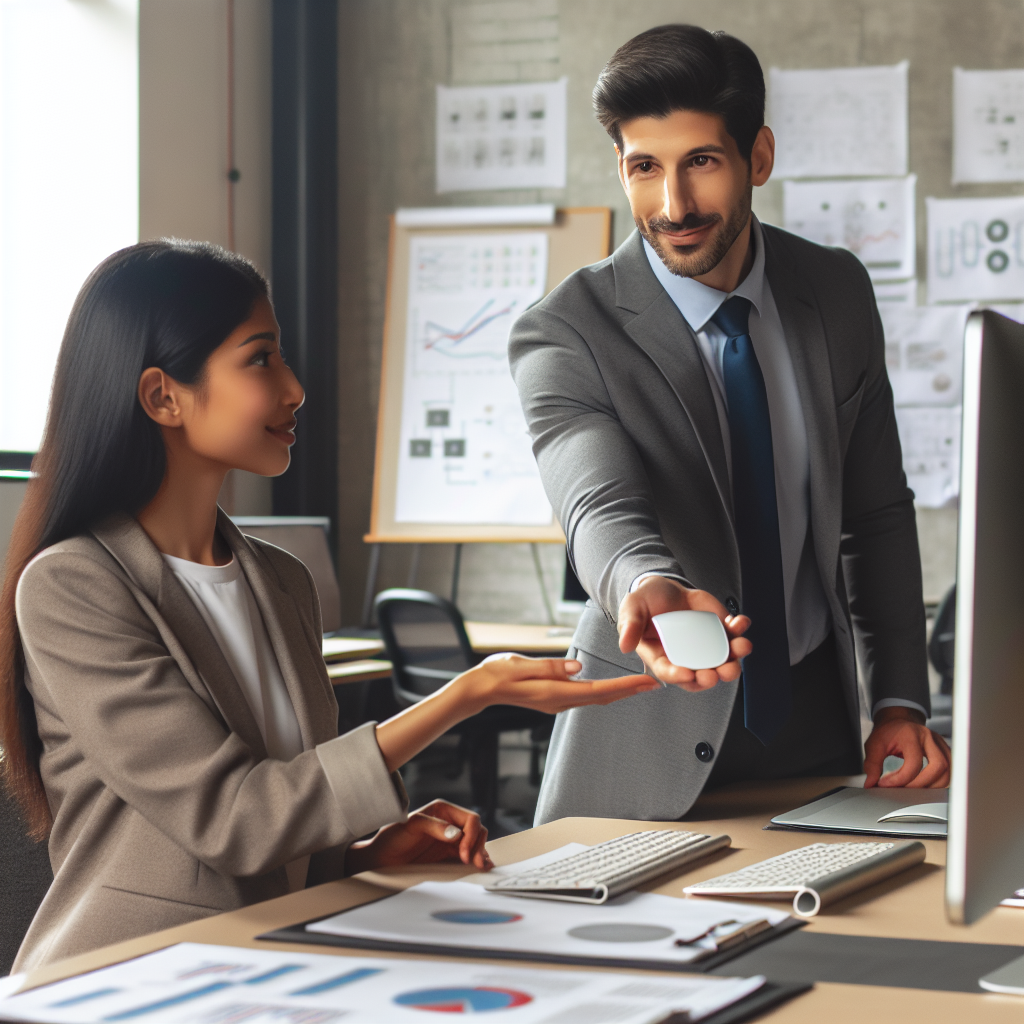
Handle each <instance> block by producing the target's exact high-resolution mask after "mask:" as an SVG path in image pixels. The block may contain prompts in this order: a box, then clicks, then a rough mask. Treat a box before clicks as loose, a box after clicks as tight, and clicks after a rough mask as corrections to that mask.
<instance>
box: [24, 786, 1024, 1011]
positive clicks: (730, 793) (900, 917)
mask: <svg viewBox="0 0 1024 1024" xmlns="http://www.w3.org/2000/svg"><path fill="white" fill-rule="evenodd" d="M862 779H863V776H861V777H859V778H849V779H848V778H815V779H789V780H783V781H781V782H775V783H754V784H738V785H734V786H729V787H726V788H724V789H721V790H718V791H717V792H715V793H712V794H709V795H706V796H703V797H701V799H700V800H699V801H698V802H697V804H696V805H695V806H694V809H693V810H692V811H691V812H690V814H689V815H687V820H686V821H685V822H667V823H657V824H654V823H651V822H638V821H624V820H618V819H611V818H563V819H561V820H560V821H554V822H550V823H549V824H547V825H542V826H540V827H539V828H534V829H530V830H529V831H527V832H520V833H518V834H516V835H511V836H507V837H505V838H504V839H497V840H495V841H494V842H492V843H490V844H488V849H489V851H490V853H491V856H492V858H493V859H494V861H495V863H496V864H499V865H500V864H509V863H512V862H514V861H518V860H523V859H525V858H527V857H533V856H536V855H537V854H540V853H544V852H546V851H548V850H553V849H557V848H558V847H559V846H562V845H563V844H565V843H568V842H582V843H598V842H602V841H603V840H606V839H611V838H614V837H615V836H619V835H624V834H626V833H628V832H635V831H637V830H638V829H643V828H652V827H653V828H678V829H688V830H695V831H701V832H709V833H712V834H719V833H722V832H727V833H728V834H729V835H731V836H732V841H733V844H732V847H731V848H730V849H728V850H723V851H721V852H720V853H719V854H717V855H715V856H714V857H713V858H711V859H709V860H705V861H702V862H701V863H699V864H698V865H697V866H696V867H692V868H690V869H684V870H682V871H680V872H677V873H676V874H674V875H673V876H670V877H668V878H663V879H662V880H661V884H660V885H657V886H646V887H644V888H647V889H649V890H651V891H653V892H659V893H663V894H666V895H669V896H681V892H682V887H683V886H684V885H688V884H690V883H692V882H697V881H700V880H701V879H703V878H708V877H709V876H711V875H715V874H721V873H724V872H726V871H732V870H735V869H737V868H741V867H744V866H745V865H747V864H752V863H755V862H756V861H759V860H763V859H764V858H765V857H770V856H774V855H775V854H778V853H783V852H785V851H786V850H793V849H796V848H797V847H800V846H806V845H807V844H808V842H813V841H815V837H814V836H811V835H809V834H808V833H806V832H774V831H773V832H765V831H763V827H764V825H765V824H766V822H767V821H768V819H769V818H770V817H771V816H772V815H774V814H778V813H780V812H781V811H783V810H789V809H791V808H793V807H796V806H799V805H800V804H802V803H806V802H807V801H808V800H810V799H812V798H813V797H815V796H817V795H818V794H819V793H821V792H823V791H825V790H827V789H830V788H832V787H833V786H837V785H858V784H859V783H860V781H861V780H862ZM820 838H824V837H820ZM839 841H841V839H840V840H839ZM924 845H925V847H926V848H927V851H928V854H927V859H926V862H925V863H924V864H920V865H918V866H917V867H915V868H913V869H911V870H910V871H908V872H905V873H904V874H902V875H899V876H896V877H895V878H891V879H888V880H886V881H884V882H881V883H879V884H878V885H876V886H872V887H871V888H870V889H866V890H863V891H862V892H859V893H855V894H854V895H852V896H850V897H848V898H847V899H845V900H843V901H841V902H840V903H836V904H834V905H832V906H830V907H826V908H825V910H824V911H822V913H821V914H820V915H819V916H818V917H816V918H813V919H811V920H810V921H809V922H808V923H807V925H806V929H807V931H808V932H810V933H811V934H813V933H815V932H822V933H827V932H831V933H839V934H846V935H868V936H888V937H892V938H906V939H934V940H940V941H941V940H945V941H949V942H991V943H1005V944H1016V945H1019V944H1020V943H1021V935H1022V929H1024V911H1021V910H1015V909H1011V908H1006V907H997V908H996V909H995V910H994V911H992V913H991V914H989V915H988V916H987V917H985V918H984V919H983V920H982V921H980V922H978V924H976V925H974V926H973V927H971V928H957V927H954V926H953V925H951V924H949V923H948V922H947V921H946V918H945V914H944V911H943V884H944V872H943V870H942V868H943V866H944V864H945V855H946V844H945V843H944V842H941V841H937V840H925V841H924ZM468 873H469V872H468V871H467V869H466V868H464V867H462V866H461V865H432V866H409V867H405V868H394V869H390V870H388V871H387V872H367V873H365V874H363V875H359V876H358V877H356V878H348V879H344V880H342V881H339V882H328V883H327V884H326V885H320V886H317V887H315V888H313V889H306V890H304V891H302V892H296V893H292V894H291V895H290V896H282V897H280V898H279V899H276V900H268V901H267V902H266V903H258V904H256V905H254V906H251V907H246V908H244V909H242V910H236V911H233V912H231V913H228V914H218V915H217V916H215V917H209V918H206V919H205V920H203V921H196V922H193V923H192V924H188V925H182V926H180V927H178V928H169V929H167V930H166V931H162V932H155V933H153V934H152V935H147V936H143V937H142V938H139V939H133V940H131V941H129V942H122V943H119V944H117V945H114V946H108V947H106V948H104V949H100V950H96V951H94V952H92V953H86V954H83V955H82V956H78V957H74V958H72V959H69V960H65V961H62V962H61V963H57V964H53V965H51V966H49V967H45V968H41V969H39V970H37V971H33V972H32V974H31V975H30V976H29V982H30V983H31V984H43V983H45V982H49V981H56V980H58V979H60V978H65V977H68V976H70V975H72V974H79V973H82V972H84V971H89V970H94V969H95V968H97V967H103V966H106V965H108V964H113V963H118V962H119V961H122V960H127V959H130V958H131V957H136V956H140V955H142V954H143V953H149V952H152V951H153V950H157V949H162V948H163V947H165V946H168V945H171V944H172V943H175V942H209V943H225V944H227V945H235V946H251V947H255V948H262V949H279V950H283V951H289V950H295V949H302V950H306V951H308V952H315V953H324V952H329V953H331V954H334V955H337V956H366V955H367V954H366V953H365V952H360V951H359V950H343V949H331V948H330V947H325V946H315V945H310V946H298V945H291V944H284V943H264V942H259V941H257V939H256V936H257V935H261V934H263V933H264V932H267V931H270V930H271V929H273V928H279V927H284V926H286V925H290V924H296V923H297V922H300V921H307V920H310V919H312V918H315V917H323V916H325V915H327V914H332V913H338V912H340V911H342V910H347V909H349V908H350V907H354V906H357V905H359V904H361V903H367V902H369V901H371V900H374V899H378V898H380V897H381V896H386V895H388V894H389V893H391V892H395V891H398V890H400V889H404V888H406V887H408V886H410V885H415V884H416V883H417V882H421V881H424V880H426V879H435V880H447V879H455V878H460V877H462V876H464V875H465V874H468ZM373 955H374V956H375V957H382V958H388V959H390V958H391V957H392V956H395V954H386V953H374V954H373ZM434 959H445V958H444V957H434ZM501 962H503V961H488V963H492V964H494V963H501ZM509 965H510V966H522V963H516V962H512V961H509ZM537 966H538V967H540V968H542V969H546V970H560V969H562V968H559V967H557V966H554V965H546V964H540V965H537ZM572 969H573V970H585V969H586V968H575V967H574V968H572ZM608 969H609V968H601V970H608ZM651 973H657V972H651ZM1022 1012H1024V1001H1022V1000H1021V999H1020V998H1018V997H1015V996H1000V995H994V994H991V993H983V992H981V991H980V990H979V992H978V994H977V995H974V994H969V993H962V992H935V991H930V990H925V989H907V988H890V987H881V986H872V985H846V984H843V985H840V984H834V983H829V982H819V983H818V985H817V986H816V987H815V989H814V990H813V991H811V992H808V993H806V994H805V995H802V996H798V997H797V998H796V999H794V1000H792V1001H790V1002H789V1003H787V1004H785V1005H784V1006H781V1007H779V1008H778V1009H777V1010H775V1011H774V1012H772V1013H770V1014H767V1015H766V1016H765V1017H764V1018H760V1019H771V1020H772V1021H773V1022H778V1024H821V1022H823V1021H828V1022H829V1024H876V1022H877V1024H889V1022H891V1021H899V1022H900V1024H945V1022H946V1021H964V1022H970V1024H1020V1021H1021V1019H1022Z"/></svg>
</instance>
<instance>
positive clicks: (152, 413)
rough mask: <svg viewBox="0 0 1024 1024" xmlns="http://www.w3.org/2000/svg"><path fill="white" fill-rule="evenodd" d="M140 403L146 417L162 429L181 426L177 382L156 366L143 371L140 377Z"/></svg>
mask: <svg viewBox="0 0 1024 1024" xmlns="http://www.w3.org/2000/svg"><path fill="white" fill-rule="evenodd" d="M139 403H140V404H141V406H142V408H143V410H145V413H146V415H147V416H148V417H149V418H150V419H151V420H155V421H156V422H157V423H159V424H160V426H161V427H180V426H181V424H182V419H181V405H180V403H179V401H178V389H177V387H175V381H173V380H172V379H171V378H170V377H168V376H167V374H166V373H164V371H163V370H161V369H159V368H158V367H156V366H150V367H149V368H148V369H146V370H143V371H142V376H141V377H139Z"/></svg>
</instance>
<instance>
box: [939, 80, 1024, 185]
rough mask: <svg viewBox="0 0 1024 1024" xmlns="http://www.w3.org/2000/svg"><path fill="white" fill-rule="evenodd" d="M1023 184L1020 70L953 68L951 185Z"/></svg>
mask: <svg viewBox="0 0 1024 1024" xmlns="http://www.w3.org/2000/svg"><path fill="white" fill-rule="evenodd" d="M971 181H975V182H993V181H1024V70H1020V69H1018V68H1013V69H1010V70H1004V71H965V70H964V69H963V68H953V184H954V185H956V184H959V183H960V182H971Z"/></svg>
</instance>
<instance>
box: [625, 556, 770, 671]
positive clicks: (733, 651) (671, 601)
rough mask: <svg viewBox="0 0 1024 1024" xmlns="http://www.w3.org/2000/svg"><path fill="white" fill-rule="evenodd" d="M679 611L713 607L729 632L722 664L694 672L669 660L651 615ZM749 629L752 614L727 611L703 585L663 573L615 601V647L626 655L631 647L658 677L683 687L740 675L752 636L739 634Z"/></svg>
mask: <svg viewBox="0 0 1024 1024" xmlns="http://www.w3.org/2000/svg"><path fill="white" fill-rule="evenodd" d="M679 611H698V612H714V613H715V614H716V615H717V616H718V617H719V618H720V619H721V620H722V622H723V623H724V625H725V632H726V633H727V635H728V637H729V660H728V661H727V662H725V664H724V665H719V666H718V668H704V669H698V670H697V671H696V672H695V671H693V669H689V668H683V667H682V666H680V665H674V664H672V662H671V661H669V660H668V657H667V656H666V655H665V648H664V647H662V645H661V638H660V637H659V636H658V631H657V629H656V628H655V626H654V623H653V622H651V619H652V617H653V616H655V615H661V614H662V613H663V612H679ZM749 628H750V619H748V618H747V617H746V616H745V615H727V614H726V611H725V607H724V606H723V605H722V603H721V602H720V601H719V600H718V599H717V598H715V597H713V596H712V595H711V594H709V593H708V592H707V591H706V590H690V589H689V588H688V587H684V586H683V585H682V584H681V583H679V582H678V581H677V580H670V579H666V578H665V577H664V576H648V577H647V579H645V580H642V581H641V583H640V585H639V586H638V587H637V588H636V590H634V591H633V593H632V594H627V595H626V596H625V597H624V598H623V599H622V604H620V605H619V650H621V651H622V652H623V653H625V654H628V653H629V652H630V651H634V650H635V651H636V653H637V654H639V655H640V657H641V659H642V660H643V663H644V664H645V665H646V666H647V667H648V668H649V669H650V670H651V671H652V672H653V673H654V675H655V676H656V677H657V678H658V679H660V680H661V681H662V682H663V683H674V684H675V685H677V686H681V687H682V688H683V689H684V690H690V691H698V690H710V689H711V687H712V686H715V685H716V684H717V683H719V682H725V683H732V682H735V681H736V680H737V679H739V677H740V672H741V671H742V669H741V666H740V658H745V657H746V656H747V655H748V654H749V653H750V652H751V651H752V650H753V647H752V646H751V643H750V641H749V640H745V639H743V634H744V633H745V632H746V631H747V630H748V629H749Z"/></svg>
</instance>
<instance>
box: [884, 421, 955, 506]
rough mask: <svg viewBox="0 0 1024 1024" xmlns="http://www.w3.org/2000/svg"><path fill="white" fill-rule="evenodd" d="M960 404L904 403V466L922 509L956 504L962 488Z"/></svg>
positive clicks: (901, 426)
mask: <svg viewBox="0 0 1024 1024" xmlns="http://www.w3.org/2000/svg"><path fill="white" fill-rule="evenodd" d="M960 411H961V410H960V406H959V405H955V406H949V407H943V406H927V405H911V406H900V407H898V408H897V409H896V423H897V425H898V427H899V432H900V444H901V446H902V447H903V469H904V471H905V472H906V474H907V483H908V484H909V485H910V487H911V488H913V491H914V503H915V504H916V505H918V506H920V507H921V508H943V507H945V506H947V505H952V504H953V502H954V501H955V500H956V496H957V493H958V492H959V487H960Z"/></svg>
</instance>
